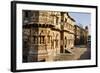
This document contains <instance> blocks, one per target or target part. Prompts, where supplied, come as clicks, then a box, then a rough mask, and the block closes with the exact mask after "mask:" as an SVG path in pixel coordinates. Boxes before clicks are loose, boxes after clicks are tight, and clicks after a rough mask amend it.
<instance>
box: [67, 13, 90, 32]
mask: <svg viewBox="0 0 100 73" xmlns="http://www.w3.org/2000/svg"><path fill="white" fill-rule="evenodd" d="M69 15H70V16H71V17H72V18H74V20H75V21H76V24H77V25H79V26H83V27H85V26H88V29H89V34H91V14H90V13H82V12H81V13H79V12H69Z"/></svg>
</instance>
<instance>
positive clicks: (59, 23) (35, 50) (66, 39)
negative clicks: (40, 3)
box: [23, 10, 75, 62]
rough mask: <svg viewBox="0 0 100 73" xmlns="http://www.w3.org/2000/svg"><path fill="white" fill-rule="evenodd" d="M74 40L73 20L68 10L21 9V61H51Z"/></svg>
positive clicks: (70, 46)
mask: <svg viewBox="0 0 100 73" xmlns="http://www.w3.org/2000/svg"><path fill="white" fill-rule="evenodd" d="M74 41H75V20H74V19H73V18H71V17H70V16H69V14H68V12H55V11H32V10H23V62H42V61H53V58H54V57H55V56H56V55H57V54H60V53H66V50H68V49H71V48H73V47H74Z"/></svg>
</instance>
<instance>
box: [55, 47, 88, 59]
mask: <svg viewBox="0 0 100 73" xmlns="http://www.w3.org/2000/svg"><path fill="white" fill-rule="evenodd" d="M86 51H87V48H86V47H82V46H81V47H74V49H71V53H63V54H58V55H57V56H55V57H54V60H55V61H63V60H78V59H79V58H80V56H81V55H82V54H84V52H86Z"/></svg>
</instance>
